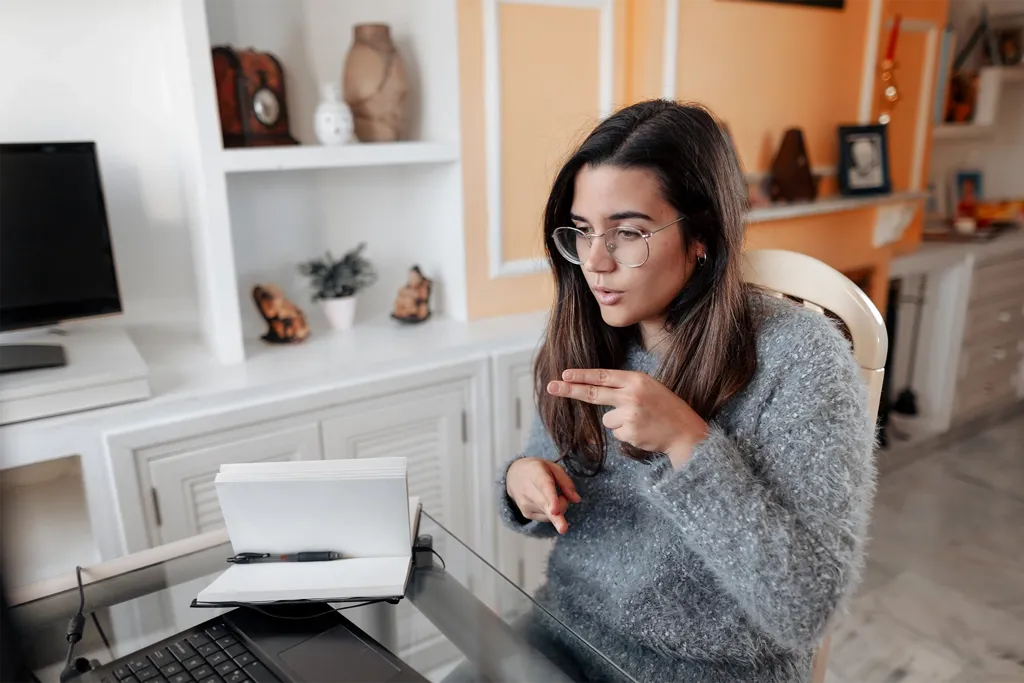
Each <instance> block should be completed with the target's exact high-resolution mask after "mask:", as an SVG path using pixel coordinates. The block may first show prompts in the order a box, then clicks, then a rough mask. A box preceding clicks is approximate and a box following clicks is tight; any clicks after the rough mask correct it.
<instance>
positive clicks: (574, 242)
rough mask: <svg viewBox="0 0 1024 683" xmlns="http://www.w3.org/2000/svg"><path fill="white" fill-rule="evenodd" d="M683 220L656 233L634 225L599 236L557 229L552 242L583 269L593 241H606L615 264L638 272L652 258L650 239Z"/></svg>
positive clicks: (675, 221)
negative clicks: (598, 239) (596, 238)
mask: <svg viewBox="0 0 1024 683" xmlns="http://www.w3.org/2000/svg"><path fill="white" fill-rule="evenodd" d="M683 218H685V216H680V217H679V218H677V219H675V220H674V221H672V222H671V223H669V224H668V225H663V226H661V227H660V228H658V229H657V230H650V231H645V230H641V229H640V228H635V227H633V226H632V225H620V226H618V227H615V228H612V229H610V230H607V231H605V232H604V233H603V234H600V235H598V234H597V233H594V232H586V231H584V230H580V229H579V228H574V227H564V228H555V231H554V232H553V233H552V234H551V238H552V240H553V241H554V243H555V247H556V248H557V249H558V253H560V254H561V255H562V256H564V257H565V259H566V260H567V261H569V262H570V263H575V264H576V265H580V264H582V263H583V262H584V261H585V260H587V257H588V256H589V254H590V248H591V246H592V245H593V242H594V238H595V237H603V238H604V246H605V249H607V250H608V253H609V254H611V256H612V258H613V259H615V262H616V263H618V264H619V265H622V266H626V267H627V268H639V267H640V266H642V265H643V264H645V263H647V259H648V258H650V256H651V245H650V244H648V243H647V241H648V240H649V239H651V235H653V234H655V233H658V232H661V231H662V230H664V229H665V228H668V227H671V226H673V225H675V224H676V223H678V222H679V221H681V220H683Z"/></svg>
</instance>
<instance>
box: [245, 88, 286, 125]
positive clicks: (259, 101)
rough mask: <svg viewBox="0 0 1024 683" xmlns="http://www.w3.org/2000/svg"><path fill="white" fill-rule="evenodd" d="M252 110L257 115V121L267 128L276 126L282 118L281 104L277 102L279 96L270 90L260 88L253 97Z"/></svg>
mask: <svg viewBox="0 0 1024 683" xmlns="http://www.w3.org/2000/svg"><path fill="white" fill-rule="evenodd" d="M252 110H253V113H255V114H256V120H257V121H259V122H260V123H262V124H263V125H264V126H267V127H270V126H273V125H274V124H276V123H277V119H278V117H279V116H281V104H280V103H279V102H278V101H277V95H275V94H274V91H272V90H270V89H269V88H260V89H259V90H257V91H256V93H255V94H254V95H253V96H252Z"/></svg>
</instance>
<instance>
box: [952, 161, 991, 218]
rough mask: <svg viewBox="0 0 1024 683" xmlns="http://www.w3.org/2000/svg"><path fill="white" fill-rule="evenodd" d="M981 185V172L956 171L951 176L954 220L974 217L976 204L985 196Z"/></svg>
mask: <svg viewBox="0 0 1024 683" xmlns="http://www.w3.org/2000/svg"><path fill="white" fill-rule="evenodd" d="M981 183H982V174H981V171H975V170H970V171H957V172H956V173H954V174H953V215H954V216H955V217H956V218H962V217H968V218H973V217H974V215H975V211H976V210H977V207H978V202H980V201H981V200H982V198H983V197H984V196H985V195H984V194H983V192H982V184H981Z"/></svg>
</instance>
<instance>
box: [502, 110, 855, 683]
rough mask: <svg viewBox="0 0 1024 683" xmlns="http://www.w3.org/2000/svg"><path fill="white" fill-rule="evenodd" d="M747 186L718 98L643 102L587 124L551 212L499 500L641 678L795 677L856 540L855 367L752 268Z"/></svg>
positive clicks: (571, 617) (838, 592)
mask: <svg viewBox="0 0 1024 683" xmlns="http://www.w3.org/2000/svg"><path fill="white" fill-rule="evenodd" d="M745 197H746V192H745V186H744V182H743V178H742V177H741V175H740V172H739V166H738V163H737V162H736V158H735V156H734V155H733V152H732V149H731V146H730V144H729V142H728V140H727V138H726V136H725V135H724V134H723V132H722V129H721V128H720V127H719V125H718V124H717V123H716V122H715V120H714V119H713V118H712V116H711V115H710V114H709V113H708V112H707V111H705V110H704V109H702V108H699V107H695V106H683V105H679V104H675V103H671V102H665V101H651V102H643V103H640V104H636V105H633V106H630V107H627V108H626V109H623V110H622V111H619V112H618V113H616V114H614V115H613V116H611V117H610V118H608V119H607V120H605V121H604V122H602V123H601V124H600V125H599V126H598V127H597V128H596V129H595V130H594V131H593V132H592V133H591V134H590V136H589V137H588V138H587V139H586V140H585V141H584V142H583V143H582V145H581V146H580V147H579V149H578V150H576V152H575V153H574V154H573V155H572V157H571V158H570V159H569V160H568V161H567V162H566V164H565V166H564V167H563V168H562V170H561V171H560V172H559V173H558V175H557V177H556V178H555V181H554V186H553V188H552V191H551V196H550V199H549V200H548V203H547V208H546V211H545V214H544V238H545V244H546V245H547V250H548V258H549V260H550V263H551V267H552V269H553V271H554V274H555V280H556V282H557V296H556V301H557V303H556V304H555V307H554V310H553V312H552V315H551V316H550V321H549V324H548V328H547V332H546V336H545V339H544V343H543V346H542V348H541V349H540V351H539V355H538V357H537V360H536V363H535V368H534V373H535V380H536V383H537V387H538V392H537V400H538V405H539V413H540V416H539V418H540V419H539V420H535V422H534V427H533V430H532V434H531V436H530V439H529V443H528V444H527V447H526V449H525V452H524V453H523V454H522V455H521V456H519V457H518V458H516V459H514V460H513V461H512V462H511V463H510V465H509V466H508V467H507V469H506V471H505V476H504V477H503V478H502V481H501V489H502V491H501V503H500V505H501V515H502V517H503V519H504V521H505V522H506V523H507V524H509V525H510V526H511V527H512V528H514V529H516V530H518V531H521V532H523V533H525V534H529V535H531V536H552V537H557V541H556V543H555V545H554V548H553V550H552V552H551V555H550V558H549V561H548V571H547V584H546V585H545V586H544V587H543V588H542V589H541V590H540V591H539V593H538V596H537V597H538V599H539V601H540V602H541V603H542V604H544V605H545V607H547V608H548V609H549V610H551V612H552V613H553V614H554V615H555V616H557V617H558V618H559V619H561V620H563V621H564V622H566V623H567V624H568V625H569V626H570V627H572V628H573V629H574V630H575V631H576V632H577V633H578V634H579V635H581V636H582V637H583V638H584V639H586V640H588V641H589V642H590V643H591V644H592V645H593V646H594V647H596V648H597V649H598V650H600V651H601V652H603V653H604V654H606V655H608V657H609V658H610V659H611V660H612V661H614V662H615V663H616V664H617V665H618V666H620V667H621V668H622V669H624V670H625V671H626V672H628V673H629V674H631V675H632V676H634V677H635V678H637V679H639V680H645V681H658V682H662V681H744V682H746V683H752V682H758V681H772V682H781V681H786V682H789V681H803V680H806V679H807V678H808V677H809V676H810V668H811V659H812V655H813V652H814V649H815V647H816V645H817V644H818V643H819V641H820V639H821V637H822V636H823V631H824V629H825V627H826V624H827V623H828V621H829V618H830V617H831V616H832V614H833V613H835V611H836V609H837V607H838V606H839V604H840V603H841V602H842V600H843V598H844V597H845V596H846V595H848V594H849V593H850V591H851V590H852V589H853V587H854V585H855V582H856V577H857V574H858V569H859V567H860V564H861V560H862V554H863V546H864V538H865V529H866V526H867V520H868V513H869V508H870V503H871V497H872V493H873V487H874V467H873V464H872V447H873V438H872V435H871V433H870V428H869V424H870V421H869V417H868V414H867V408H866V404H867V400H866V395H865V391H864V388H863V386H862V384H861V381H860V379H859V375H858V368H857V365H856V363H855V361H854V359H853V356H852V353H851V350H850V346H849V344H848V343H847V341H846V340H845V338H844V337H843V336H842V335H841V333H840V332H839V330H838V329H837V328H836V327H835V326H834V324H833V323H832V322H831V321H830V320H829V319H828V318H826V317H825V316H823V315H820V314H818V313H815V312H813V311H809V310H806V309H804V308H801V307H797V306H794V305H792V304H790V303H788V302H785V301H780V300H778V299H774V298H771V297H768V296H765V295H763V294H760V293H758V292H757V291H755V290H753V289H752V288H751V287H749V286H747V285H745V284H744V283H743V281H742V279H741V274H740V259H741V248H742V244H743V227H744V210H745ZM562 645H563V646H565V647H566V648H568V652H564V653H563V654H564V655H566V656H572V645H571V644H570V643H563V644H562ZM576 664H577V665H578V666H579V667H581V668H582V670H583V673H584V675H585V676H586V677H588V678H591V679H600V678H607V677H611V676H612V674H611V672H610V671H608V670H607V669H603V668H602V667H600V666H598V665H596V664H594V663H593V659H592V658H584V657H580V658H579V661H577V662H576Z"/></svg>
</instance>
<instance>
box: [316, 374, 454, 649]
mask: <svg viewBox="0 0 1024 683" xmlns="http://www.w3.org/2000/svg"><path fill="white" fill-rule="evenodd" d="M470 392H471V386H470V383H469V382H468V381H465V380H464V381H455V382H447V383H442V384H436V385H431V386H428V387H423V388H420V389H413V390H404V391H400V392H397V393H394V394H388V395H383V396H378V397H376V398H373V399H370V400H365V401H360V402H359V403H357V404H351V405H346V406H342V407H339V408H337V409H334V410H333V413H334V414H333V416H331V417H325V418H324V419H323V422H322V425H323V451H324V457H327V458H376V457H386V456H397V455H400V456H405V457H406V458H407V459H408V467H409V470H408V472H409V474H408V477H409V495H412V496H419V498H420V503H421V504H422V505H423V509H424V510H426V511H427V512H429V513H430V515H431V516H432V517H433V518H434V519H436V520H437V521H438V522H440V523H441V524H442V525H443V526H444V527H445V528H447V529H448V530H449V531H451V532H452V533H454V534H455V535H456V536H457V537H458V538H460V539H465V540H467V541H468V539H470V538H471V537H472V535H471V534H472V525H471V524H470V522H469V520H470V519H471V513H472V510H471V509H470V501H471V500H472V497H471V495H470V492H471V491H472V490H473V488H474V482H473V479H472V476H471V472H472V468H471V467H470V466H469V464H470V457H469V456H470V454H471V449H470V448H469V446H468V441H469V438H468V436H469V434H468V431H469V405H468V401H469V397H470ZM434 549H435V550H436V551H437V553H438V554H439V555H440V556H441V557H446V558H448V559H447V560H446V564H447V567H448V570H449V571H451V572H454V573H458V572H461V571H463V570H464V567H462V566H460V563H459V559H460V558H461V557H463V554H461V553H458V552H455V551H454V549H453V550H452V551H451V552H449V549H448V548H446V547H445V545H444V540H443V539H434ZM397 614H398V618H397V621H396V642H395V646H396V649H397V651H398V653H399V655H400V656H403V657H409V656H416V657H420V658H426V659H427V660H431V661H432V660H434V659H437V658H441V659H444V658H445V657H446V656H448V655H449V654H450V653H446V652H445V647H444V640H443V638H441V636H440V633H439V632H438V630H437V627H435V626H434V625H433V624H432V623H430V622H429V621H428V620H427V619H426V618H425V617H423V616H422V615H420V614H419V613H417V612H415V611H414V610H400V611H398V612H397Z"/></svg>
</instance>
